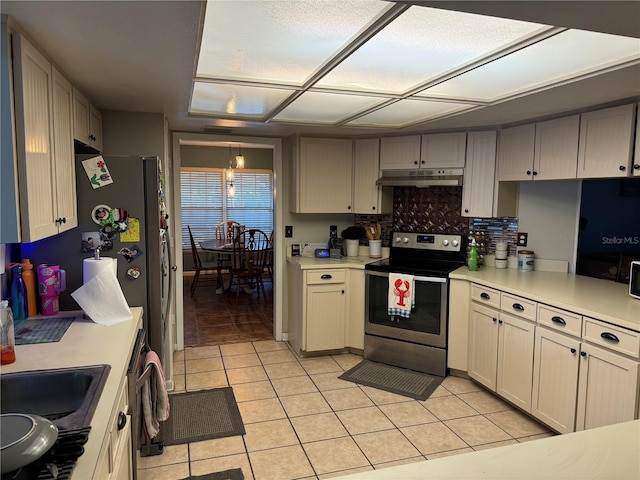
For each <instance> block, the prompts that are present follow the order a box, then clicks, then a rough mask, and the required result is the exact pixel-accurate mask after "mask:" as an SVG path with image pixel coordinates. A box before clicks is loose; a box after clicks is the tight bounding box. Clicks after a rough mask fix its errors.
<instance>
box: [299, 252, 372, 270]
mask: <svg viewBox="0 0 640 480" xmlns="http://www.w3.org/2000/svg"><path fill="white" fill-rule="evenodd" d="M377 260H381V258H371V257H369V256H368V255H359V256H357V257H342V258H315V257H287V261H288V262H289V263H291V264H293V265H296V266H298V267H299V268H301V269H302V270H311V269H322V268H356V269H360V270H364V266H365V265H366V264H367V263H371V262H375V261H377Z"/></svg>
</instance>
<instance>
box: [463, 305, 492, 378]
mask: <svg viewBox="0 0 640 480" xmlns="http://www.w3.org/2000/svg"><path fill="white" fill-rule="evenodd" d="M497 366H498V311H497V310H494V309H492V308H487V307H485V306H482V305H477V304H475V303H473V302H472V304H471V312H470V315H469V376H470V377H471V378H473V379H474V380H476V381H478V382H479V383H481V384H482V385H484V386H485V387H487V388H489V389H491V390H493V391H495V390H496V373H497Z"/></svg>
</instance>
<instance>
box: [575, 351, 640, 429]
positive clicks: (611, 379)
mask: <svg viewBox="0 0 640 480" xmlns="http://www.w3.org/2000/svg"><path fill="white" fill-rule="evenodd" d="M580 357H581V358H580V382H579V388H578V410H577V419H576V430H586V429H589V428H596V427H602V426H604V425H611V424H614V423H620V422H626V421H629V420H633V419H634V418H635V415H636V409H637V402H638V374H639V372H640V371H639V368H638V366H639V363H638V362H637V361H633V360H630V359H628V358H626V357H623V356H622V355H617V354H615V353H611V352H609V351H607V350H605V349H603V348H598V347H594V346H592V345H589V344H586V343H583V344H582V351H581V352H580Z"/></svg>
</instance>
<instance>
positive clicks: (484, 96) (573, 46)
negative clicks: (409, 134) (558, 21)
mask: <svg viewBox="0 0 640 480" xmlns="http://www.w3.org/2000/svg"><path fill="white" fill-rule="evenodd" d="M633 61H636V62H637V61H640V39H638V38H630V37H621V36H617V35H608V34H604V33H596V32H587V31H582V30H567V31H565V32H562V33H559V34H558V35H555V36H553V37H551V38H548V39H546V40H544V41H542V42H539V43H537V44H534V45H531V46H529V47H526V48H524V49H522V50H520V51H518V52H515V53H512V54H511V55H508V56H506V57H502V58H500V59H498V60H495V61H493V62H491V63H488V64H486V65H483V66H481V67H478V68H476V69H475V70H472V71H470V72H467V73H464V74H462V75H460V76H458V77H455V78H452V79H451V80H447V81H445V82H443V83H440V84H438V85H436V86H434V87H431V88H429V89H427V90H423V91H422V92H420V94H418V96H437V97H440V98H459V99H461V98H465V99H469V100H477V101H497V100H499V99H501V98H508V97H510V96H513V95H517V94H520V93H523V92H527V91H531V90H534V89H539V88H544V87H545V86H547V85H551V84H555V83H558V82H566V81H569V80H571V79H572V78H576V77H579V76H582V75H588V74H590V73H592V72H596V71H599V70H602V69H607V68H615V66H616V65H621V64H624V63H626V62H633ZM625 66H626V65H625Z"/></svg>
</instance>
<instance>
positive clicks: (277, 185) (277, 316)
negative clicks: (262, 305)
mask: <svg viewBox="0 0 640 480" xmlns="http://www.w3.org/2000/svg"><path fill="white" fill-rule="evenodd" d="M230 143H232V144H241V145H242V149H243V150H245V151H247V150H248V149H252V148H253V149H269V150H271V151H272V154H273V189H274V199H273V210H274V214H273V226H274V244H275V248H274V266H273V292H272V295H273V297H272V298H273V307H272V318H273V338H275V339H276V340H283V332H282V324H283V318H282V316H283V307H282V306H283V302H282V299H283V292H282V290H283V287H282V285H283V278H282V277H283V259H284V248H283V235H282V233H281V232H282V228H281V225H282V222H283V220H282V212H283V205H284V204H283V195H282V192H283V186H282V177H283V175H282V169H283V162H282V141H281V140H280V139H277V138H260V137H229V136H222V135H209V134H198V133H174V134H173V161H172V162H171V164H172V168H173V172H168V173H167V174H168V175H169V174H171V177H172V179H173V186H174V187H173V193H174V195H173V206H174V208H173V217H174V218H173V222H172V225H173V227H172V234H173V236H174V245H179V244H180V243H178V242H179V241H180V240H181V238H182V231H181V226H182V215H181V211H180V208H179V205H181V196H180V187H179V186H180V167H181V165H182V161H181V147H182V146H185V145H194V146H211V147H220V146H223V147H228V145H229V144H230ZM179 251H180V252H181V251H182V250H181V249H180V250H179ZM183 271H184V265H183V259H182V255H176V278H177V279H178V281H176V288H175V295H176V298H175V302H174V305H175V311H174V312H173V316H172V318H173V319H174V325H175V328H174V329H173V333H174V340H173V344H174V348H175V349H176V350H183V349H184V346H185V337H184V325H185V324H184V303H183V298H184V297H183V295H184V283H183V282H182V281H181V280H182V278H183Z"/></svg>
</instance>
